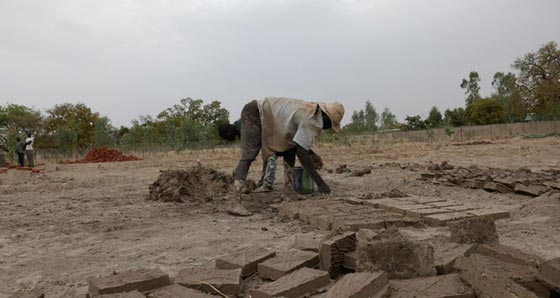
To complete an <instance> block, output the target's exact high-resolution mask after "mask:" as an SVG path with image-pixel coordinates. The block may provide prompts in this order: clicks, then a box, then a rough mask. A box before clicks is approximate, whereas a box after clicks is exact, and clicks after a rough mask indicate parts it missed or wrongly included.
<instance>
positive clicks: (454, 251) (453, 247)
mask: <svg viewBox="0 0 560 298" xmlns="http://www.w3.org/2000/svg"><path fill="white" fill-rule="evenodd" d="M433 247H434V264H435V265H436V272H437V274H438V275H443V274H450V273H455V271H456V270H455V260H457V258H459V257H460V256H468V255H469V254H470V253H471V251H473V250H474V248H475V247H476V245H473V244H461V243H454V242H444V243H434V244H433Z"/></svg>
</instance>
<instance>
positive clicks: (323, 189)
mask: <svg viewBox="0 0 560 298" xmlns="http://www.w3.org/2000/svg"><path fill="white" fill-rule="evenodd" d="M318 187H319V192H320V193H321V194H322V195H323V196H325V195H327V196H329V195H330V194H331V188H330V187H329V186H328V185H327V184H326V183H321V184H320V185H318Z"/></svg>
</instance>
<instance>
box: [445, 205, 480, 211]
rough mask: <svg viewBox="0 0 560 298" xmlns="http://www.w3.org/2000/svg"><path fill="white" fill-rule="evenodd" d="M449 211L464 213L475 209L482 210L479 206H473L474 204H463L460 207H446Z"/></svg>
mask: <svg viewBox="0 0 560 298" xmlns="http://www.w3.org/2000/svg"><path fill="white" fill-rule="evenodd" d="M444 208H445V209H447V210H451V211H453V212H462V211H469V210H475V209H480V206H479V205H473V204H462V205H458V206H448V207H444Z"/></svg>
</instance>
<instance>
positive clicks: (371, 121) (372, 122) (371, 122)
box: [364, 99, 379, 131]
mask: <svg viewBox="0 0 560 298" xmlns="http://www.w3.org/2000/svg"><path fill="white" fill-rule="evenodd" d="M364 119H365V129H366V130H368V131H374V130H377V121H378V120H379V114H377V111H376V110H375V107H374V106H373V104H372V103H371V101H370V100H369V99H368V100H366V107H365V108H364Z"/></svg>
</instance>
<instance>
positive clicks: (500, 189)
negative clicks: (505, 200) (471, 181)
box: [484, 182, 513, 193]
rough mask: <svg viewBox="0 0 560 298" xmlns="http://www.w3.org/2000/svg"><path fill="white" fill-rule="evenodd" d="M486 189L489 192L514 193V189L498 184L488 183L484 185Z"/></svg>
mask: <svg viewBox="0 0 560 298" xmlns="http://www.w3.org/2000/svg"><path fill="white" fill-rule="evenodd" d="M484 189H485V190H488V191H495V192H499V193H512V192H513V188H511V187H509V186H507V185H505V184H501V183H496V182H486V183H484Z"/></svg>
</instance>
